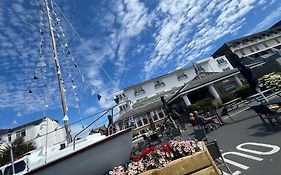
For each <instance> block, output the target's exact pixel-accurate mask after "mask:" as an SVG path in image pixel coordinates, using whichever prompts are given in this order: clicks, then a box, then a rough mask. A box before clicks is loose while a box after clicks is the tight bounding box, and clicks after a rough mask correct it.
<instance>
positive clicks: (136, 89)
mask: <svg viewBox="0 0 281 175" xmlns="http://www.w3.org/2000/svg"><path fill="white" fill-rule="evenodd" d="M144 93H145V91H144V89H143V88H142V87H138V88H135V96H137V95H140V94H144Z"/></svg>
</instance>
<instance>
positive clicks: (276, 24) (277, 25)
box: [270, 20, 281, 29]
mask: <svg viewBox="0 0 281 175" xmlns="http://www.w3.org/2000/svg"><path fill="white" fill-rule="evenodd" d="M279 26H281V20H279V21H278V22H277V23H275V24H274V25H273V26H272V27H270V29H272V28H275V27H279Z"/></svg>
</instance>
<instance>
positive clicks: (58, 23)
mask: <svg viewBox="0 0 281 175" xmlns="http://www.w3.org/2000/svg"><path fill="white" fill-rule="evenodd" d="M53 3H54V4H55V2H53V0H51V7H52V8H53ZM53 9H54V8H53ZM53 13H54V15H55V19H56V24H57V25H58V26H59V29H58V30H57V31H58V32H60V34H58V33H57V37H58V38H60V39H62V41H63V43H62V44H61V45H62V48H66V49H67V53H68V54H69V55H71V56H70V60H71V61H72V62H73V65H74V66H75V68H76V69H77V70H78V72H79V74H80V76H81V79H82V82H85V83H86V85H87V86H88V87H89V88H90V89H91V94H92V95H94V94H97V96H98V100H99V99H100V97H101V96H100V95H99V94H98V93H96V91H97V89H96V88H94V86H93V85H92V84H91V83H90V82H88V81H87V80H86V79H85V76H84V74H83V73H82V71H81V70H80V68H79V66H78V64H77V62H76V61H75V58H74V56H73V54H71V53H72V52H71V50H70V47H69V44H68V42H67V39H66V36H65V34H64V31H63V29H62V27H61V25H60V19H59V17H58V16H57V13H56V12H55V9H54V10H53ZM66 20H67V19H66ZM70 25H71V24H70ZM74 30H75V29H74ZM77 34H78V33H77ZM78 35H79V34H78ZM59 41H60V40H59ZM103 99H105V100H106V101H111V100H110V99H108V98H105V97H103Z"/></svg>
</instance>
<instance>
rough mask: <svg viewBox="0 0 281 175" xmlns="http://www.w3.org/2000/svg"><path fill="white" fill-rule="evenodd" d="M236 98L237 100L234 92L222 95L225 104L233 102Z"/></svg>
mask: <svg viewBox="0 0 281 175" xmlns="http://www.w3.org/2000/svg"><path fill="white" fill-rule="evenodd" d="M235 98H237V96H236V94H234V93H233V92H231V93H226V94H223V95H221V100H222V102H223V103H226V102H228V101H231V100H233V99H235Z"/></svg>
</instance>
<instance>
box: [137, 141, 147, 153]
mask: <svg viewBox="0 0 281 175" xmlns="http://www.w3.org/2000/svg"><path fill="white" fill-rule="evenodd" d="M145 148H146V144H145V142H139V143H138V149H137V150H138V151H142V150H144V149H145Z"/></svg>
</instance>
